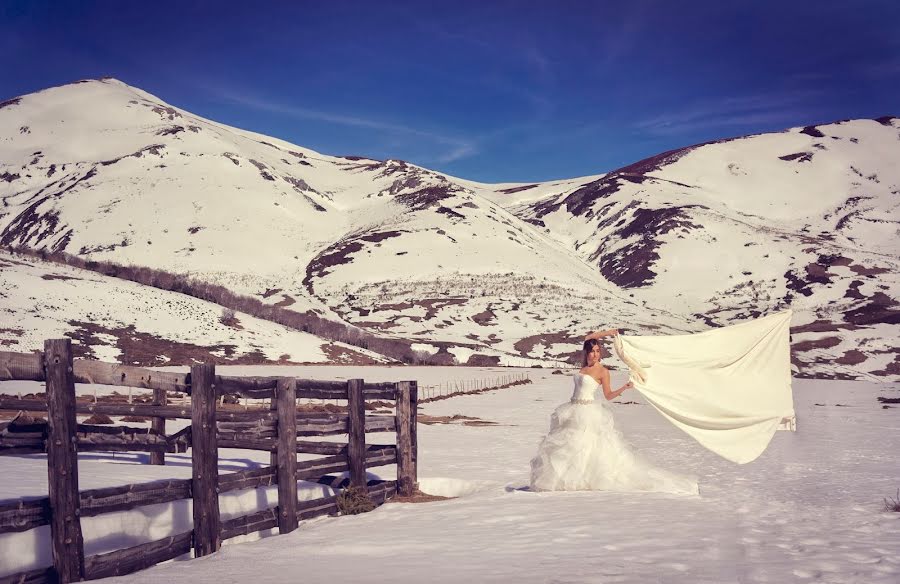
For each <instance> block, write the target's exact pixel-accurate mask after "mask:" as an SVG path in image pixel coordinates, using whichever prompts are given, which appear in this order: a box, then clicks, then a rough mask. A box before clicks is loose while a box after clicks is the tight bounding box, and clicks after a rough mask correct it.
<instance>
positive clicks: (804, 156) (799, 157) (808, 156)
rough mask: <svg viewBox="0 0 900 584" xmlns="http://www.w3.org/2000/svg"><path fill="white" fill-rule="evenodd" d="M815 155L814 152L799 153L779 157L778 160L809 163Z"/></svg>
mask: <svg viewBox="0 0 900 584" xmlns="http://www.w3.org/2000/svg"><path fill="white" fill-rule="evenodd" d="M812 157H813V153H812V152H797V153H795V154H786V155H784V156H779V157H778V158H780V159H782V160H787V161H791V160H795V161H797V162H809V161H810V160H812Z"/></svg>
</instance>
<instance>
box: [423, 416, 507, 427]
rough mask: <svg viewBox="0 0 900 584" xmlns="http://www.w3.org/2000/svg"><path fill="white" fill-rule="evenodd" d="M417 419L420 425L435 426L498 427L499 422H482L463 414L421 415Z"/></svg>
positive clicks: (479, 419)
mask: <svg viewBox="0 0 900 584" xmlns="http://www.w3.org/2000/svg"><path fill="white" fill-rule="evenodd" d="M416 419H417V420H418V422H419V423H420V424H427V425H429V426H433V425H434V424H462V425H463V426H497V425H499V424H497V422H491V421H489V420H482V419H481V418H475V417H472V416H464V415H462V414H453V415H452V416H429V415H428V414H419V415H418V416H416Z"/></svg>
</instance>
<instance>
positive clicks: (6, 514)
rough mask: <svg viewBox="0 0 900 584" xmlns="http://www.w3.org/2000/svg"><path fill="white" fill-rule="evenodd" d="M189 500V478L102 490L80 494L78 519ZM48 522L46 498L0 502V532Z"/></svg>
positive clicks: (47, 499)
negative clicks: (79, 517) (79, 516)
mask: <svg viewBox="0 0 900 584" xmlns="http://www.w3.org/2000/svg"><path fill="white" fill-rule="evenodd" d="M190 497H191V481H190V480H189V479H181V480H178V479H172V480H164V481H154V482H151V483H136V484H131V485H122V486H120V487H104V488H102V489H89V490H86V491H82V492H81V494H80V500H81V512H80V515H81V516H85V517H93V516H95V515H101V514H103V513H111V512H113V511H128V510H129V509H134V508H136V507H142V506H144V505H156V504H159V503H169V502H171V501H178V500H181V499H189V498H190ZM49 522H50V500H49V498H48V497H42V498H40V499H32V500H28V501H16V502H13V503H6V504H3V503H0V533H8V532H11V531H27V530H29V529H33V528H35V527H40V526H41V525H47V524H48V523H49Z"/></svg>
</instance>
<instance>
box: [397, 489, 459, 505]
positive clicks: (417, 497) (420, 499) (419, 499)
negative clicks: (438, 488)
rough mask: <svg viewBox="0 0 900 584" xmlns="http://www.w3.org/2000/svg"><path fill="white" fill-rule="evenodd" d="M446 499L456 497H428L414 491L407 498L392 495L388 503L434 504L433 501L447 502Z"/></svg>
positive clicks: (425, 494) (426, 494)
mask: <svg viewBox="0 0 900 584" xmlns="http://www.w3.org/2000/svg"><path fill="white" fill-rule="evenodd" d="M448 499H456V497H441V496H440V495H429V494H428V493H423V492H422V491H418V490H417V491H416V492H415V493H413V494H412V495H411V496H409V497H402V496H400V495H394V496H393V497H391V498H390V499H388V503H434V502H435V501H447V500H448Z"/></svg>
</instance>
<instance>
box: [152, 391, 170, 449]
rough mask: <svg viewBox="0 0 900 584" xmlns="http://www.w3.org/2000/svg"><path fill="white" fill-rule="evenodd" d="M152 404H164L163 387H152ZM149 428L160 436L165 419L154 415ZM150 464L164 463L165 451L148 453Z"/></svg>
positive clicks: (163, 434)
mask: <svg viewBox="0 0 900 584" xmlns="http://www.w3.org/2000/svg"><path fill="white" fill-rule="evenodd" d="M153 405H155V406H164V405H166V390H165V388H163V387H155V388H153ZM150 429H151V430H153V431H155V432H159V434H160V435H161V436H165V435H166V419H165V418H163V417H161V416H159V417H157V416H154V417H153V418H151V420H150ZM150 464H163V465H164V464H166V453H165V452H161V451H154V452H151V453H150Z"/></svg>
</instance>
